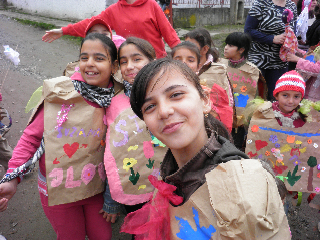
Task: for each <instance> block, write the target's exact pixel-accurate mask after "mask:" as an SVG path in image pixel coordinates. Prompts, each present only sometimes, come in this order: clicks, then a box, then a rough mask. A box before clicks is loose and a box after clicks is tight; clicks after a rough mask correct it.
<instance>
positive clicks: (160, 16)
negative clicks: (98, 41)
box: [154, 1, 181, 48]
mask: <svg viewBox="0 0 320 240" xmlns="http://www.w3.org/2000/svg"><path fill="white" fill-rule="evenodd" d="M154 12H155V15H156V20H157V23H158V26H159V29H160V32H161V35H162V37H163V38H164V40H165V41H166V43H167V44H168V45H169V47H170V48H173V47H175V46H176V45H178V44H179V43H180V42H181V41H180V39H179V37H178V35H177V33H176V31H175V30H174V29H173V27H172V26H171V24H170V22H169V21H168V19H167V17H166V15H165V14H164V13H163V11H162V9H161V7H160V6H159V4H158V3H157V2H156V1H154Z"/></svg>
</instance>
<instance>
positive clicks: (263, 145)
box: [255, 140, 268, 152]
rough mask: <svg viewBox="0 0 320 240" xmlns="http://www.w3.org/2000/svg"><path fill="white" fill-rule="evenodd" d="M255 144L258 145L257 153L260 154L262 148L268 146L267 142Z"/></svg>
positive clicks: (258, 141) (259, 141)
mask: <svg viewBox="0 0 320 240" xmlns="http://www.w3.org/2000/svg"><path fill="white" fill-rule="evenodd" d="M255 143H256V149H257V152H258V151H259V150H260V149H261V148H264V147H266V146H268V143H267V142H266V141H261V140H257V141H256V142H255Z"/></svg>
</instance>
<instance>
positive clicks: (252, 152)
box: [246, 102, 320, 193]
mask: <svg viewBox="0 0 320 240" xmlns="http://www.w3.org/2000/svg"><path fill="white" fill-rule="evenodd" d="M310 114H311V115H312V119H313V122H307V123H305V124H304V126H302V127H299V128H288V127H283V126H280V125H279V124H278V122H277V120H276V118H275V116H274V113H273V110H272V104H271V102H266V103H264V104H263V105H262V106H260V107H259V108H258V110H257V111H256V112H255V113H254V114H253V117H252V119H251V122H250V126H249V130H248V136H247V145H246V154H248V155H249V156H250V157H251V158H264V159H266V160H267V161H268V162H269V164H270V165H271V166H272V168H273V170H274V172H275V173H276V175H277V177H279V178H280V179H282V180H283V181H284V183H285V184H286V187H287V189H288V190H289V191H299V192H310V193H319V192H320V170H319V168H320V166H319V163H320V161H319V147H318V146H319V144H320V123H319V120H320V115H319V112H316V111H315V110H314V109H313V108H312V109H311V112H310Z"/></svg>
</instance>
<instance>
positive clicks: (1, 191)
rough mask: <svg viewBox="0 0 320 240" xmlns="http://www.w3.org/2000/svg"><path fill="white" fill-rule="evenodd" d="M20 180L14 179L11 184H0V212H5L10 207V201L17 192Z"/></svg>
mask: <svg viewBox="0 0 320 240" xmlns="http://www.w3.org/2000/svg"><path fill="white" fill-rule="evenodd" d="M17 185H18V179H16V178H15V179H13V180H11V181H10V182H6V183H1V184H0V212H3V211H5V210H6V209H7V207H8V202H9V200H10V199H11V198H12V197H13V195H14V194H15V193H16V191H17Z"/></svg>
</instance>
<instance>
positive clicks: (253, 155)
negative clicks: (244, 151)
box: [248, 151, 258, 158]
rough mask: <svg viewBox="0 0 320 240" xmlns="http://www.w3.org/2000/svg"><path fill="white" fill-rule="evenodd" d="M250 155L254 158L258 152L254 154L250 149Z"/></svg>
mask: <svg viewBox="0 0 320 240" xmlns="http://www.w3.org/2000/svg"><path fill="white" fill-rule="evenodd" d="M248 155H249V156H250V157H251V158H253V157H255V156H257V155H258V153H255V154H253V153H252V152H251V151H250V152H248Z"/></svg>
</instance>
